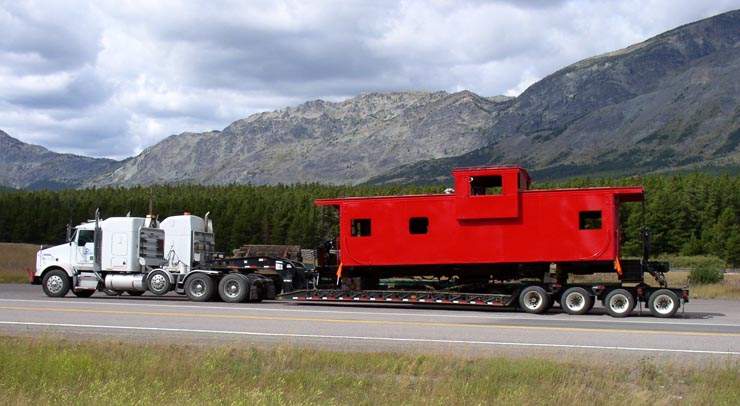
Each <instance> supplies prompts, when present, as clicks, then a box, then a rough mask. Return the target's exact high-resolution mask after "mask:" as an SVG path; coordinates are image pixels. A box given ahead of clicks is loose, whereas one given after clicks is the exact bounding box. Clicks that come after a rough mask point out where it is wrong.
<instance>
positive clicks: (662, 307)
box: [648, 289, 680, 318]
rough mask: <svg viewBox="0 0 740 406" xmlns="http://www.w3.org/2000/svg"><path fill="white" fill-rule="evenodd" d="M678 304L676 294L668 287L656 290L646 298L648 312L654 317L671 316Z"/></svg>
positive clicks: (674, 313)
mask: <svg viewBox="0 0 740 406" xmlns="http://www.w3.org/2000/svg"><path fill="white" fill-rule="evenodd" d="M679 306H680V305H679V302H678V296H677V295H676V294H675V293H673V292H672V291H670V290H668V289H659V290H656V291H655V292H653V294H652V295H650V298H649V299H648V307H650V313H652V315H653V316H655V317H661V318H669V317H673V316H675V315H676V312H677V311H678V307H679Z"/></svg>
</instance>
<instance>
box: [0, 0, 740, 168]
mask: <svg viewBox="0 0 740 406" xmlns="http://www.w3.org/2000/svg"><path fill="white" fill-rule="evenodd" d="M734 7H736V3H734V2H732V1H729V0H728V1H715V2H712V3H708V4H707V3H706V2H695V1H692V0H680V1H673V0H626V1H619V2H613V1H587V0H561V1H550V0H536V1H525V2H522V1H515V0H498V1H484V0H468V1H462V2H452V1H445V0H435V1H426V0H424V1H422V0H403V1H400V2H399V1H395V0H393V1H391V0H387V1H371V0H365V1H362V0H361V1H352V2H347V1H340V0H326V1H299V0H283V1H267V0H265V1H250V2H243V1H238V0H218V1H214V2H209V3H208V4H207V5H203V4H200V5H199V4H198V3H194V2H187V1H182V0H159V1H156V2H152V1H146V0H131V1H126V2H120V1H113V0H98V1H93V0H69V1H65V2H48V1H35V0H21V1H10V0H0V58H2V61H3V63H2V64H1V65H0V129H2V130H4V131H6V132H8V133H9V134H10V135H11V136H14V137H16V138H19V139H21V140H23V141H26V142H32V143H36V144H41V145H43V146H45V147H47V148H50V149H52V150H54V151H58V152H72V153H78V154H84V155H89V156H96V157H103V156H106V157H113V158H117V159H121V158H125V157H128V156H132V155H135V154H137V153H139V152H140V151H142V150H143V149H145V148H146V147H149V146H151V145H153V144H155V143H156V142H158V141H159V140H161V139H163V138H165V137H167V136H169V135H171V134H176V133H180V132H184V131H196V132H199V131H208V130H213V129H223V128H224V127H225V126H227V125H228V124H229V123H230V122H232V121H234V120H238V119H241V118H244V117H247V116H248V115H250V114H253V113H256V112H260V111H265V110H274V109H278V108H282V107H285V106H290V105H295V104H299V103H301V102H303V101H306V100H312V99H319V98H321V99H324V100H333V101H337V100H342V99H345V98H349V97H352V96H355V95H357V94H359V93H362V92H382V91H401V90H431V91H436V90H446V91H450V92H453V91H459V90H463V89H466V90H470V91H473V92H476V93H478V94H481V95H483V96H494V95H499V94H506V95H512V96H515V95H518V94H520V93H521V92H522V91H524V90H525V89H526V88H527V87H528V86H530V85H531V84H532V83H534V82H536V81H537V80H539V79H541V78H543V77H544V76H546V75H548V74H550V73H553V72H554V71H556V70H558V69H560V68H562V67H565V66H567V65H568V64H571V63H573V62H576V61H578V60H580V59H583V58H586V57H590V56H593V55H596V54H600V53H605V52H609V51H613V50H616V49H620V48H623V47H626V46H628V45H631V44H633V43H636V42H640V41H643V40H645V39H647V38H649V37H651V36H654V35H656V34H659V33H661V32H663V31H666V30H668V29H671V28H674V27H676V26H679V25H681V24H686V23H689V22H692V21H696V20H698V19H701V18H705V17H709V16H711V15H715V14H718V13H721V12H724V11H728V10H730V9H732V8H734Z"/></svg>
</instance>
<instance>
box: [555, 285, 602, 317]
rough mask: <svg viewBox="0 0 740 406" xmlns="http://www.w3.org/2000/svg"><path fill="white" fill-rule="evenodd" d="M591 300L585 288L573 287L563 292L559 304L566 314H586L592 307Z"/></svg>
mask: <svg viewBox="0 0 740 406" xmlns="http://www.w3.org/2000/svg"><path fill="white" fill-rule="evenodd" d="M593 301H594V299H593V298H592V297H591V295H589V294H588V292H587V291H586V289H583V288H579V287H573V288H570V289H568V290H566V291H565V293H563V296H562V298H561V299H560V306H561V307H562V308H563V310H565V312H566V313H568V314H586V313H588V311H589V310H591V308H592V307H593Z"/></svg>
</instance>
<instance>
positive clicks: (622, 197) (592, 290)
mask: <svg viewBox="0 0 740 406" xmlns="http://www.w3.org/2000/svg"><path fill="white" fill-rule="evenodd" d="M452 173H453V175H454V178H455V189H454V190H449V192H450V193H445V194H434V195H415V196H386V197H348V198H338V199H320V200H316V204H317V205H319V206H333V207H335V208H337V209H338V210H339V237H338V248H339V251H340V253H341V255H340V265H339V267H338V269H336V273H337V275H338V276H341V277H342V280H344V281H345V284H344V286H342V287H340V288H339V289H337V288H336V287H335V286H327V285H326V284H324V285H323V287H320V288H315V289H314V290H310V291H302V292H292V293H290V294H288V296H289V297H290V299H292V300H301V301H302V300H321V301H335V300H336V301H353V302H354V301H367V302H411V303H418V302H423V303H443V304H474V305H494V306H509V305H515V304H518V305H519V306H520V307H521V308H523V309H524V310H525V311H528V312H531V313H541V312H543V311H546V310H547V309H548V308H549V307H550V306H551V305H552V303H553V302H554V301H557V302H560V304H561V307H562V308H563V309H564V310H565V311H566V312H567V313H571V314H583V313H586V312H588V311H589V310H590V309H591V307H592V306H593V305H594V302H595V301H596V300H601V301H602V302H603V303H604V306H605V307H606V310H607V312H608V313H609V314H611V315H612V316H616V317H624V316H626V315H629V314H630V313H631V312H632V310H633V309H634V307H635V305H636V304H637V303H639V302H642V303H646V304H648V306H649V307H650V309H651V312H652V313H653V314H654V315H656V316H659V317H671V316H673V315H674V314H675V313H676V311H677V309H678V308H679V306H680V305H681V302H685V301H688V290H686V289H669V288H668V287H667V284H666V281H665V278H664V276H663V273H664V272H667V271H668V265H667V264H666V263H657V262H649V261H648V258H647V252H648V250H647V236H648V235H649V232H648V231H647V229H644V237H645V244H646V249H645V255H644V257H643V258H642V259H632V260H621V259H620V232H619V209H620V204H621V203H624V202H641V201H643V199H644V193H643V189H642V187H601V188H583V189H552V190H529V185H530V178H529V175H528V174H527V172H526V171H525V170H524V169H523V168H520V167H519V166H514V165H510V166H488V167H473V168H459V169H455V170H454V171H453V172H452ZM326 272H333V270H332V269H331V268H321V269H320V270H319V275H320V276H321V277H319V278H317V279H316V283H317V285H315V286H318V285H321V282H320V281H323V280H326V278H325V276H326ZM602 272H616V273H617V274H618V275H619V282H608V283H574V282H570V281H569V278H568V277H569V275H571V274H594V273H602ZM645 272H648V273H650V274H652V275H653V276H654V277H655V279H656V281H657V282H658V284H659V285H660V287H652V286H649V285H648V284H646V283H645V281H644V273H645ZM410 277H413V278H410ZM429 277H431V278H429ZM381 280H383V281H384V282H381ZM389 281H391V282H389ZM399 281H402V282H403V281H405V282H403V283H401V282H399ZM409 281H410V282H409ZM443 282H444V283H443ZM679 298H680V299H679Z"/></svg>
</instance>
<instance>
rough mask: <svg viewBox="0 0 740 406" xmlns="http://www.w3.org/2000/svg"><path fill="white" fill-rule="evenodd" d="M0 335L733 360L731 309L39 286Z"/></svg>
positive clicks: (12, 299) (736, 334)
mask: <svg viewBox="0 0 740 406" xmlns="http://www.w3.org/2000/svg"><path fill="white" fill-rule="evenodd" d="M0 335H22V336H42V335H43V336H52V337H64V338H69V339H88V338H93V339H105V338H110V339H115V340H122V341H128V340H134V341H156V342H162V341H164V342H170V343H185V344H198V345H201V344H205V345H209V344H224V343H228V344H238V345H241V344H244V345H249V344H256V345H299V346H303V347H306V348H327V349H334V350H345V351H356V350H367V351H413V352H421V353H437V352H440V351H441V352H446V353H455V354H461V355H464V356H484V355H490V354H513V355H522V356H529V355H531V354H533V353H537V354H560V355H565V356H574V355H579V354H594V353H596V354H604V356H607V357H636V358H637V357H649V358H653V357H655V358H670V359H675V358H680V359H695V360H717V359H724V358H731V359H740V301H727V300H692V302H691V303H689V304H687V305H686V308H685V314H684V317H681V312H679V314H678V317H676V318H673V319H658V318H654V317H651V316H650V315H649V312H648V311H647V310H646V311H644V312H643V314H642V315H638V312H637V311H635V312H634V313H633V315H632V316H630V317H627V318H624V319H615V318H612V317H610V316H608V315H607V314H606V312H605V311H604V309H603V308H601V307H599V306H598V305H597V307H596V308H594V310H593V311H592V313H590V314H589V315H584V316H572V315H568V314H565V313H563V312H562V311H561V310H560V309H557V308H555V309H552V310H551V311H550V312H548V313H546V314H544V315H532V314H527V313H523V312H521V311H517V310H514V309H495V310H491V309H477V308H476V309H454V308H439V307H426V308H422V307H418V306H411V305H405V306H404V305H398V306H386V305H382V306H377V305H376V306H373V305H368V306H350V305H344V304H335V305H315V304H298V303H291V302H275V301H270V302H263V303H252V304H249V303H243V304H229V303H221V302H209V303H194V302H189V301H188V300H187V299H186V298H185V297H183V296H179V295H174V294H171V295H166V296H163V297H157V296H153V295H150V294H148V293H147V294H145V295H144V296H141V297H132V296H126V295H124V296H120V297H111V296H106V295H104V294H102V293H100V292H98V293H96V294H95V295H94V296H93V297H91V298H86V299H80V298H77V297H75V296H73V295H72V294H71V293H70V294H69V295H67V297H65V298H49V297H46V296H45V295H44V293H43V292H42V290H41V287H40V286H31V285H17V284H0Z"/></svg>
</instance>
